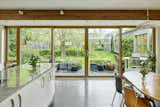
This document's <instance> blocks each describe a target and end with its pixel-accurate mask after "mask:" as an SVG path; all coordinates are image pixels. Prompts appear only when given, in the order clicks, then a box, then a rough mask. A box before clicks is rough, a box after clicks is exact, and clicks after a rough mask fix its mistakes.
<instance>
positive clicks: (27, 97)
mask: <svg viewBox="0 0 160 107" xmlns="http://www.w3.org/2000/svg"><path fill="white" fill-rule="evenodd" d="M54 93H55V75H54V72H53V69H51V70H50V71H48V72H47V73H45V74H43V75H41V76H40V77H39V78H37V79H36V80H34V81H32V82H31V83H29V84H27V85H26V86H25V87H23V88H22V89H20V90H19V91H18V92H17V93H15V94H14V95H12V96H11V97H9V98H7V99H6V100H5V101H3V102H2V103H0V107H48V105H49V104H50V102H51V101H52V98H53V97H54Z"/></svg>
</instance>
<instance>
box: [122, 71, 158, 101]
mask: <svg viewBox="0 0 160 107" xmlns="http://www.w3.org/2000/svg"><path fill="white" fill-rule="evenodd" d="M123 79H124V80H125V81H127V82H129V83H130V84H131V85H132V86H133V87H135V88H136V89H137V90H138V91H139V92H141V93H142V94H143V95H144V96H145V97H147V98H149V99H151V100H154V101H158V102H159V101H160V74H157V73H153V72H149V73H148V74H146V75H145V77H144V78H143V76H142V74H141V73H140V72H138V71H127V72H124V73H123Z"/></svg>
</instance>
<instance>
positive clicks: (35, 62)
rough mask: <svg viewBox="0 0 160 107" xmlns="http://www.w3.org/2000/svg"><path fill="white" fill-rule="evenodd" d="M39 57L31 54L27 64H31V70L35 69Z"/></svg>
mask: <svg viewBox="0 0 160 107" xmlns="http://www.w3.org/2000/svg"><path fill="white" fill-rule="evenodd" d="M39 59H40V58H39V57H38V56H36V55H31V57H30V60H29V64H30V65H31V66H32V68H33V70H34V71H35V70H36V65H37V63H38V62H39Z"/></svg>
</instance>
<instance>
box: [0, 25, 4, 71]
mask: <svg viewBox="0 0 160 107" xmlns="http://www.w3.org/2000/svg"><path fill="white" fill-rule="evenodd" d="M3 34H4V32H3V27H2V26H0V69H1V68H2V65H3V62H4V61H3V59H4V36H3Z"/></svg>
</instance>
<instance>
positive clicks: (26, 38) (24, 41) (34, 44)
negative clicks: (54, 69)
mask: <svg viewBox="0 0 160 107" xmlns="http://www.w3.org/2000/svg"><path fill="white" fill-rule="evenodd" d="M20 37H21V63H22V64H24V63H29V61H30V58H31V56H36V57H38V58H39V61H40V62H50V61H51V29H48V28H22V29H21V33H20Z"/></svg>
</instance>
